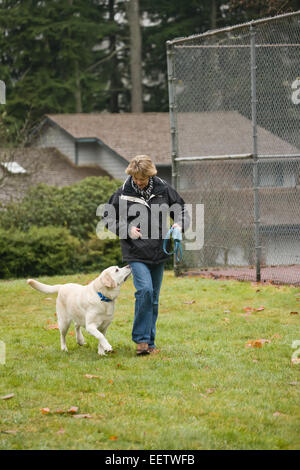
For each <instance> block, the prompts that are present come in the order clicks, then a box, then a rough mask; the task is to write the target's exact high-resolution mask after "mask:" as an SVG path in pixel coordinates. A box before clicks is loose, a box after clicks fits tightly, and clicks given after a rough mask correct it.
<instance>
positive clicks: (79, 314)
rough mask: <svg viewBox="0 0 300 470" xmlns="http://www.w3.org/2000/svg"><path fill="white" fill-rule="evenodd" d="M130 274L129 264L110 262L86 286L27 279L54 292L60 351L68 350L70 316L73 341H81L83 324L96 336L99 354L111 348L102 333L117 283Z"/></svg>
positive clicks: (106, 323)
mask: <svg viewBox="0 0 300 470" xmlns="http://www.w3.org/2000/svg"><path fill="white" fill-rule="evenodd" d="M130 274H131V268H130V266H125V267H124V268H119V267H118V266H111V267H110V268H107V269H105V270H104V271H103V272H102V273H101V274H100V276H98V277H97V278H96V279H95V280H94V281H92V282H90V283H89V284H88V285H87V286H81V285H80V284H71V283H69V284H57V285H55V286H49V285H47V284H42V283H41V282H38V281H35V280H34V279H28V280H27V282H28V284H30V285H31V287H33V288H34V289H36V290H39V291H41V292H44V293H45V294H54V293H55V292H58V296H57V299H56V314H57V320H58V327H59V331H60V342H61V350H62V351H68V349H67V346H66V334H67V331H68V329H69V326H70V323H71V321H72V320H73V321H74V324H75V330H76V340H77V343H78V344H79V345H83V344H85V341H84V337H83V335H82V333H81V330H80V327H81V326H83V327H84V328H85V329H86V330H87V331H88V332H89V333H90V334H91V335H93V336H95V337H96V338H97V339H98V340H99V344H98V354H100V356H103V355H105V352H108V351H112V347H111V345H110V344H109V342H108V341H107V339H106V338H105V333H106V330H107V328H108V326H109V325H110V323H111V322H112V319H113V316H114V309H115V300H116V298H117V297H118V295H119V293H120V287H121V285H122V284H123V282H125V281H126V279H127V278H128V277H129V276H130Z"/></svg>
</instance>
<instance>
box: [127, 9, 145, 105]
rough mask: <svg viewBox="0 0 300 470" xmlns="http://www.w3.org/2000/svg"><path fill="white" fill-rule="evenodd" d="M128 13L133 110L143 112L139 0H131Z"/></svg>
mask: <svg viewBox="0 0 300 470" xmlns="http://www.w3.org/2000/svg"><path fill="white" fill-rule="evenodd" d="M127 14H128V23H129V29H130V72H131V112H132V113H142V112H143V92H142V35H141V26H140V16H139V0H129V4H128V8H127Z"/></svg>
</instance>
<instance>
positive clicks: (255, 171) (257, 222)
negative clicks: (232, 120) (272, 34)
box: [250, 24, 261, 282]
mask: <svg viewBox="0 0 300 470" xmlns="http://www.w3.org/2000/svg"><path fill="white" fill-rule="evenodd" d="M250 49H251V109H252V155H253V193H254V194H253V195H254V227H255V261H256V282H259V281H260V279H261V275H260V265H261V246H260V237H259V229H260V210H259V188H258V186H259V174H258V154H257V115H256V105H257V99H256V68H257V67H256V50H255V28H254V26H253V24H251V25H250Z"/></svg>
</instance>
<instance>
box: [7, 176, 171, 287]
mask: <svg viewBox="0 0 300 470" xmlns="http://www.w3.org/2000/svg"><path fill="white" fill-rule="evenodd" d="M120 184H121V182H120V181H117V180H110V179H109V178H107V177H90V178H85V179H84V180H82V181H80V182H79V183H75V184H73V185H72V186H65V187H63V188H57V187H53V186H47V185H46V184H39V185H38V186H35V187H32V188H30V190H29V191H28V193H27V194H26V195H25V197H24V199H23V200H22V201H21V202H19V203H17V202H14V203H10V204H9V205H7V206H6V207H2V210H1V211H0V227H1V228H0V278H2V279H3V278H4V279H8V278H17V277H29V276H42V275H56V274H72V273H75V272H101V271H102V270H103V269H105V268H107V267H108V266H111V265H120V264H121V263H122V254H121V248H120V241H119V239H116V240H111V239H107V240H100V239H98V237H97V235H96V227H97V224H98V222H99V221H100V218H97V217H96V210H97V207H98V205H99V204H103V203H105V202H107V201H108V199H109V197H110V196H111V194H113V193H114V192H115V190H116V189H117V188H118V187H119V186H120ZM167 267H168V268H171V267H172V258H171V259H170V261H169V262H168V264H167Z"/></svg>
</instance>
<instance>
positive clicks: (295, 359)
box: [291, 357, 300, 364]
mask: <svg viewBox="0 0 300 470" xmlns="http://www.w3.org/2000/svg"><path fill="white" fill-rule="evenodd" d="M291 362H292V364H300V357H292V361H291Z"/></svg>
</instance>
